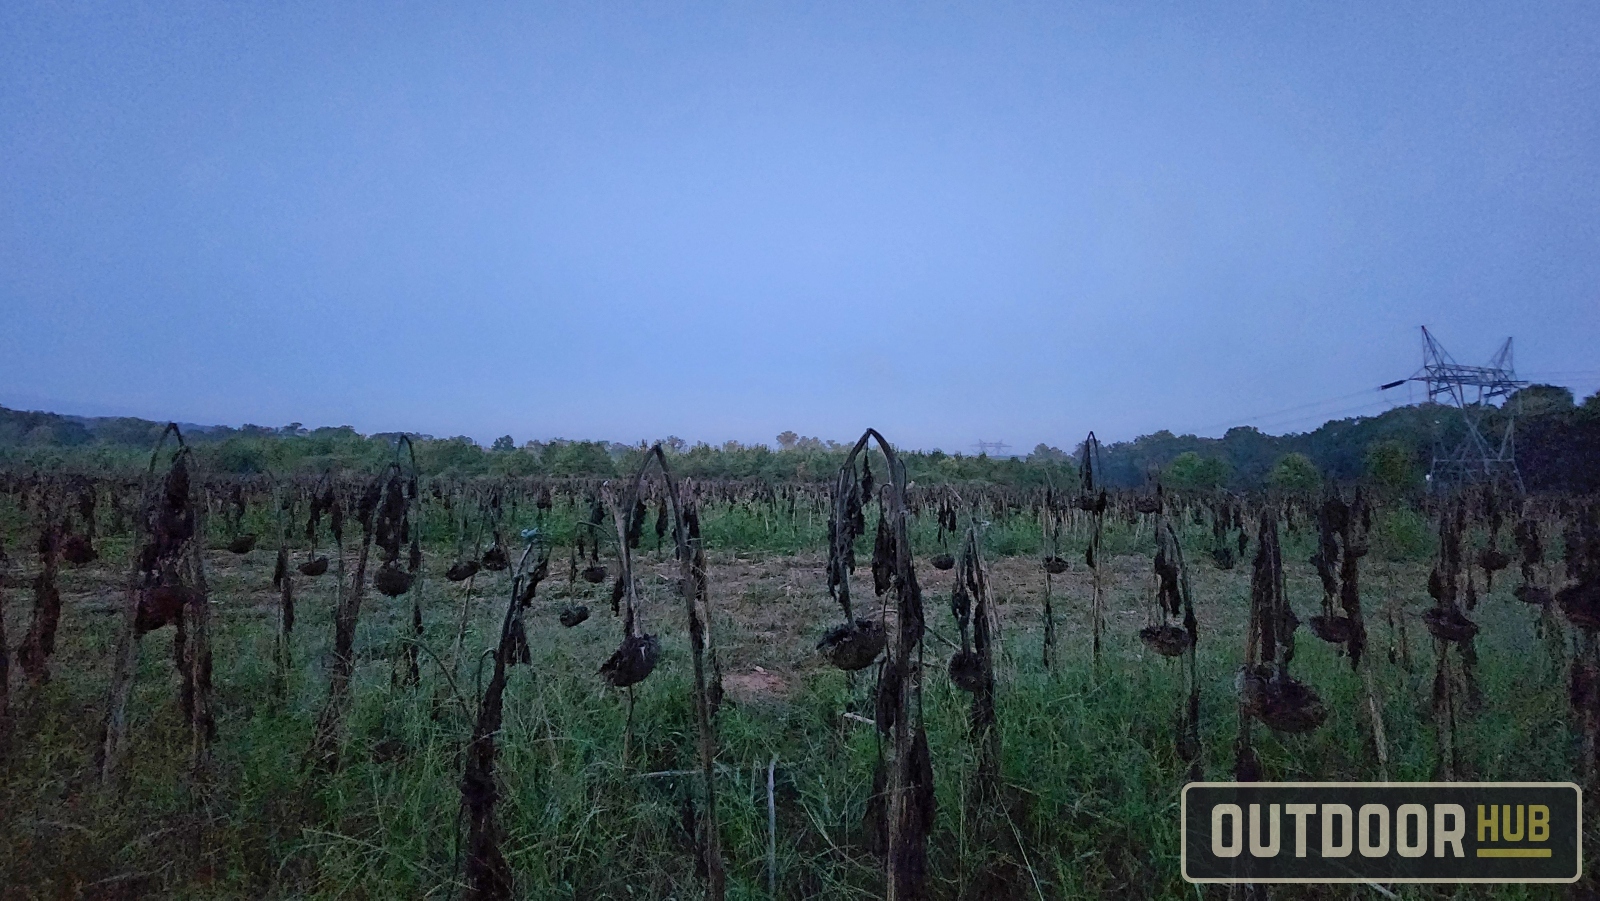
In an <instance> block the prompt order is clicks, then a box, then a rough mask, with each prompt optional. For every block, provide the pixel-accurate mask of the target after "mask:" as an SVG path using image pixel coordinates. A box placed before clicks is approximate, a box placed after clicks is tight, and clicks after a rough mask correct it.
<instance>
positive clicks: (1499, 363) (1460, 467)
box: [1383, 326, 1528, 491]
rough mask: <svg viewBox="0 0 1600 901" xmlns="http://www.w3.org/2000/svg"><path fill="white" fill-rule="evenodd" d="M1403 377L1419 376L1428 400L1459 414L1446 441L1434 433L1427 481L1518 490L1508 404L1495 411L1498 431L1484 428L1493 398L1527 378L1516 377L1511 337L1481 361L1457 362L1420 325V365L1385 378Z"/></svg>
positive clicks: (1416, 378) (1512, 417)
mask: <svg viewBox="0 0 1600 901" xmlns="http://www.w3.org/2000/svg"><path fill="white" fill-rule="evenodd" d="M1406 382H1422V383H1423V384H1424V385H1426V386H1427V389H1428V400H1429V401H1430V402H1432V403H1439V402H1440V401H1439V398H1440V397H1441V396H1443V397H1447V398H1449V402H1450V404H1451V405H1452V406H1454V407H1455V408H1456V409H1457V410H1458V411H1460V414H1461V422H1462V424H1463V426H1464V427H1465V434H1464V435H1462V437H1461V438H1460V440H1458V441H1454V442H1448V441H1446V440H1445V437H1444V432H1443V430H1440V431H1437V432H1435V434H1434V444H1433V465H1432V467H1430V469H1429V472H1428V482H1429V485H1430V487H1439V488H1442V487H1445V486H1449V485H1457V484H1462V483H1475V482H1485V483H1490V484H1494V483H1508V484H1509V485H1511V486H1512V487H1515V488H1516V490H1518V491H1522V490H1523V486H1522V474H1521V473H1520V472H1518V471H1517V456H1516V422H1517V411H1516V410H1515V408H1514V406H1513V405H1502V406H1501V407H1500V408H1499V414H1500V416H1501V418H1502V419H1503V421H1504V424H1503V425H1502V426H1501V427H1500V428H1499V429H1498V434H1491V433H1490V424H1489V423H1488V422H1487V414H1488V413H1489V411H1490V410H1494V409H1495V407H1494V403H1493V402H1494V400H1495V399H1496V398H1506V397H1510V396H1511V395H1512V394H1513V393H1514V392H1516V391H1517V390H1518V389H1520V388H1525V387H1527V385H1528V383H1527V382H1523V381H1518V380H1517V373H1516V368H1515V367H1514V366H1513V364H1512V361H1511V339H1510V338H1507V339H1506V340H1505V343H1504V344H1502V345H1500V350H1499V351H1497V352H1496V353H1495V355H1494V357H1493V358H1492V359H1490V360H1489V365H1487V366H1462V365H1461V364H1459V363H1457V362H1456V361H1455V360H1454V359H1451V357H1450V352H1449V351H1447V350H1445V349H1444V345H1442V344H1440V343H1439V341H1438V339H1436V338H1434V337H1433V335H1432V333H1430V332H1429V331H1428V327H1427V326H1423V327H1422V368H1421V369H1419V370H1417V372H1416V374H1415V375H1413V376H1411V378H1409V379H1401V380H1400V381H1398V382H1390V383H1389V384H1387V385H1384V386H1383V387H1384V388H1385V389H1387V388H1393V387H1396V386H1398V385H1403V384H1405V383H1406Z"/></svg>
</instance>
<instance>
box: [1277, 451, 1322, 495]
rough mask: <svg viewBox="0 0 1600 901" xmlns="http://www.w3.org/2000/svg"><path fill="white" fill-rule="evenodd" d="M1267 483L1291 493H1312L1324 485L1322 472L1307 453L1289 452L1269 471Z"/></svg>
mask: <svg viewBox="0 0 1600 901" xmlns="http://www.w3.org/2000/svg"><path fill="white" fill-rule="evenodd" d="M1267 484H1268V485H1271V486H1272V487H1274V488H1276V489H1278V490H1279V491H1286V492H1289V493H1290V494H1311V493H1313V492H1315V491H1316V490H1317V489H1318V488H1320V487H1321V486H1322V473H1321V471H1319V470H1318V469H1317V464H1315V463H1313V462H1311V458H1310V457H1308V456H1306V455H1305V454H1302V453H1288V454H1284V455H1283V456H1282V457H1279V458H1278V462H1277V463H1275V464H1274V465H1273V467H1272V471H1271V472H1269V473H1267Z"/></svg>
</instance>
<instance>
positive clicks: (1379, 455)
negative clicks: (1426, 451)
mask: <svg viewBox="0 0 1600 901" xmlns="http://www.w3.org/2000/svg"><path fill="white" fill-rule="evenodd" d="M1366 470H1367V479H1368V480H1369V481H1371V482H1372V485H1373V487H1374V488H1376V489H1378V491H1379V492H1381V493H1383V494H1385V495H1388V496H1390V497H1394V496H1397V495H1402V494H1406V493H1408V492H1411V491H1415V490H1416V489H1418V488H1420V487H1421V486H1422V467H1420V466H1418V465H1417V459H1416V454H1414V453H1413V452H1412V450H1411V448H1410V447H1407V446H1406V445H1405V444H1403V443H1401V442H1399V441H1378V442H1374V443H1373V444H1372V445H1370V446H1368V448H1367V466H1366Z"/></svg>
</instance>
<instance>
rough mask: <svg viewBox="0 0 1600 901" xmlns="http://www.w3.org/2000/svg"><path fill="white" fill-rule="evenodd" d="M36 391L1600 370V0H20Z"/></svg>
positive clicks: (335, 401)
mask: <svg viewBox="0 0 1600 901" xmlns="http://www.w3.org/2000/svg"><path fill="white" fill-rule="evenodd" d="M0 79H3V80H4V82H5V83H6V84H7V90H5V91H4V92H0V305H3V307H4V309H5V310H6V312H7V314H8V315H7V316H6V318H5V328H4V329H0V404H4V405H6V406H10V407H17V408H26V409H32V408H39V409H47V410H50V411H52V412H59V413H68V414H76V415H135V416H141V417H143V418H149V419H176V420H180V421H190V422H196V423H201V424H207V425H212V424H215V425H233V426H238V425H242V424H244V423H246V422H251V423H256V424H259V425H271V426H281V425H284V424H286V423H289V422H293V421H299V422H303V423H305V424H307V425H308V426H320V425H330V426H335V425H350V426H352V427H354V428H356V429H357V430H358V431H361V432H364V433H372V432H384V431H414V432H421V433H428V434H433V435H437V436H441V437H444V436H451V435H457V434H465V435H468V436H470V437H472V438H474V439H475V440H477V441H480V442H482V443H488V442H489V441H491V440H492V439H493V438H495V437H496V436H498V435H502V434H507V433H509V434H511V435H512V436H513V437H514V438H515V439H516V441H517V442H518V443H519V444H521V443H522V442H524V441H527V440H529V439H539V440H548V439H551V438H556V437H565V438H571V439H599V440H609V441H621V442H627V443H633V442H636V441H638V440H640V439H641V438H643V439H651V438H659V437H665V436H667V435H678V436H681V437H683V438H685V439H687V440H690V441H706V442H709V443H720V442H721V441H725V440H729V439H733V440H738V441H741V442H744V443H767V444H771V443H772V442H773V440H774V436H776V435H777V434H778V433H779V432H781V431H784V430H793V431H795V432H798V433H800V434H805V435H814V436H817V437H821V438H834V439H836V440H848V439H850V438H853V437H855V436H856V435H858V434H859V433H860V430H861V429H862V428H864V427H866V426H868V425H871V426H874V427H876V428H878V429H880V430H881V431H883V432H884V433H885V434H886V435H888V436H889V437H890V438H891V439H892V440H894V441H896V442H897V443H900V444H903V445H904V446H906V447H916V448H933V447H942V448H943V449H945V450H946V451H950V452H956V451H959V452H963V453H967V452H971V451H972V449H973V445H974V444H975V442H977V441H978V440H980V439H983V440H990V441H993V440H1004V441H1006V442H1008V443H1009V444H1010V445H1011V446H1012V450H1013V451H1016V452H1022V453H1026V452H1027V450H1029V449H1031V448H1032V447H1033V446H1034V445H1035V444H1038V443H1040V442H1044V443H1047V444H1051V445H1055V446H1058V447H1063V448H1070V447H1071V446H1073V445H1074V444H1075V443H1076V442H1078V441H1079V440H1081V439H1082V437H1083V435H1084V434H1085V433H1086V432H1088V431H1089V430H1091V429H1093V430H1094V431H1095V432H1096V433H1097V434H1098V435H1100V436H1101V437H1102V438H1103V439H1105V440H1107V441H1116V440H1123V439H1131V438H1134V437H1137V436H1138V435H1141V434H1148V433H1152V432H1155V431H1158V430H1161V429H1167V430H1170V431H1172V432H1174V433H1179V434H1182V433H1186V432H1193V433H1197V434H1201V435H1212V436H1215V435H1220V434H1222V433H1223V432H1224V431H1225V430H1226V429H1227V428H1228V427H1229V426H1232V425H1246V424H1249V425H1255V426H1257V427H1259V428H1261V429H1262V430H1263V431H1266V432H1269V433H1273V434H1281V433H1284V432H1290V431H1307V430H1309V429H1312V428H1315V427H1316V425H1319V424H1320V423H1321V422H1323V421H1325V420H1327V419H1335V418H1342V417H1344V416H1350V415H1370V414H1375V413H1378V412H1381V411H1382V410H1383V409H1385V408H1386V407H1387V406H1389V405H1391V404H1393V403H1404V402H1406V401H1407V400H1414V399H1416V396H1417V395H1416V393H1415V392H1413V393H1412V394H1411V395H1409V396H1408V395H1407V393H1406V392H1407V389H1406V388H1401V389H1396V390H1394V391H1391V392H1387V393H1385V394H1379V393H1377V391H1376V390H1375V389H1376V387H1377V386H1378V385H1379V384H1382V383H1384V382H1389V381H1392V380H1394V379H1398V378H1403V377H1405V376H1408V375H1410V374H1411V373H1412V372H1414V371H1415V370H1416V369H1417V367H1418V365H1419V363H1420V357H1421V350H1420V338H1419V335H1418V332H1417V326H1419V325H1423V324H1426V325H1428V326H1429V327H1430V328H1431V329H1432V330H1433V331H1434V332H1435V334H1436V335H1437V336H1438V337H1439V338H1440V340H1441V341H1442V342H1443V343H1444V345H1445V346H1446V347H1447V348H1448V349H1449V350H1450V351H1451V353H1452V354H1453V355H1454V356H1455V358H1456V359H1457V361H1459V362H1461V363H1467V364H1477V363H1482V362H1484V361H1485V360H1487V359H1488V358H1489V357H1490V356H1491V355H1492V354H1493V353H1494V351H1495V350H1496V349H1497V348H1498V347H1499V345H1500V342H1501V341H1503V340H1504V339H1505V338H1506V337H1507V336H1514V337H1515V340H1516V351H1517V356H1516V359H1517V362H1518V364H1519V365H1518V371H1519V374H1520V375H1522V376H1523V377H1524V378H1529V379H1530V380H1533V381H1538V382H1550V383H1554V384H1560V385H1564V386H1567V387H1571V388H1572V389H1573V390H1574V393H1575V394H1576V395H1577V397H1578V399H1579V400H1580V401H1581V400H1582V398H1583V397H1584V396H1586V395H1588V394H1591V393H1593V392H1594V391H1595V390H1596V389H1597V388H1600V368H1597V365H1600V364H1596V363H1595V362H1594V357H1595V354H1594V351H1593V348H1594V347H1595V346H1596V343H1597V341H1600V315H1597V312H1600V253H1597V251H1600V215H1597V213H1596V211H1597V210H1600V104H1597V103H1595V98H1596V97H1600V7H1596V6H1593V5H1592V4H1581V3H1571V4H1560V3H1556V4H1540V5H1537V6H1531V5H1511V4H1506V5H1501V6H1487V5H1486V6H1475V7H1473V8H1472V9H1470V10H1463V9H1461V8H1459V7H1453V6H1444V5H1439V6H1436V7H1432V8H1428V9H1419V8H1406V9H1393V8H1387V7H1376V6H1374V7H1365V8H1359V9H1352V8H1349V7H1339V8H1326V9H1298V8H1297V9H1289V8H1278V7H1273V6H1261V5H1254V4H1231V5H1229V6H1227V7H1223V8H1216V9H1209V10H1205V11H1198V10H1197V11H1190V10H1182V9H1169V10H1164V11H1158V12H1153V11H1129V10H1126V9H1124V8H1122V7H1120V6H1117V5H1082V6H1075V7H1072V8H1064V7H1058V6H1054V5H1031V4H1014V5H1006V6H1003V7H998V6H988V5H985V6H959V5H949V6H941V7H939V8H937V9H934V8H927V7H921V6H906V7H872V8H861V7H856V6H850V5H844V4H808V5H806V6H803V7H797V6H786V7H784V6H771V7H761V8H754V7H738V6H731V5H702V6H695V7H688V8H682V9H674V10H667V9H661V8H655V7H648V6H628V7H625V6H594V7H567V6H553V5H541V6H481V7H473V8H470V9H464V8H456V7H441V8H431V9H430V8H409V9H404V10H399V9H393V8H390V7H380V6H376V5H373V6H361V5H350V6H344V7H340V8H336V9H335V8H326V7H322V6H314V5H284V6H272V7H266V6H249V5H230V6H221V5H217V6H198V7H183V8H168V9H157V8H154V7H148V8H146V7H133V6H129V5H121V4H104V5H94V4H83V5H74V6H70V7H63V6H57V5H52V4H42V3H28V2H19V3H13V4H7V5H6V6H5V7H4V8H0Z"/></svg>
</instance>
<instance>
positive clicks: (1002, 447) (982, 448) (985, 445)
mask: <svg viewBox="0 0 1600 901" xmlns="http://www.w3.org/2000/svg"><path fill="white" fill-rule="evenodd" d="M973 447H976V448H977V449H978V453H980V454H991V455H993V456H996V457H1000V456H1004V454H1003V453H1002V452H1003V451H1008V450H1010V449H1011V445H1009V444H1007V443H1005V442H1004V441H979V442H978V443H977V444H975V445H973Z"/></svg>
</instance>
